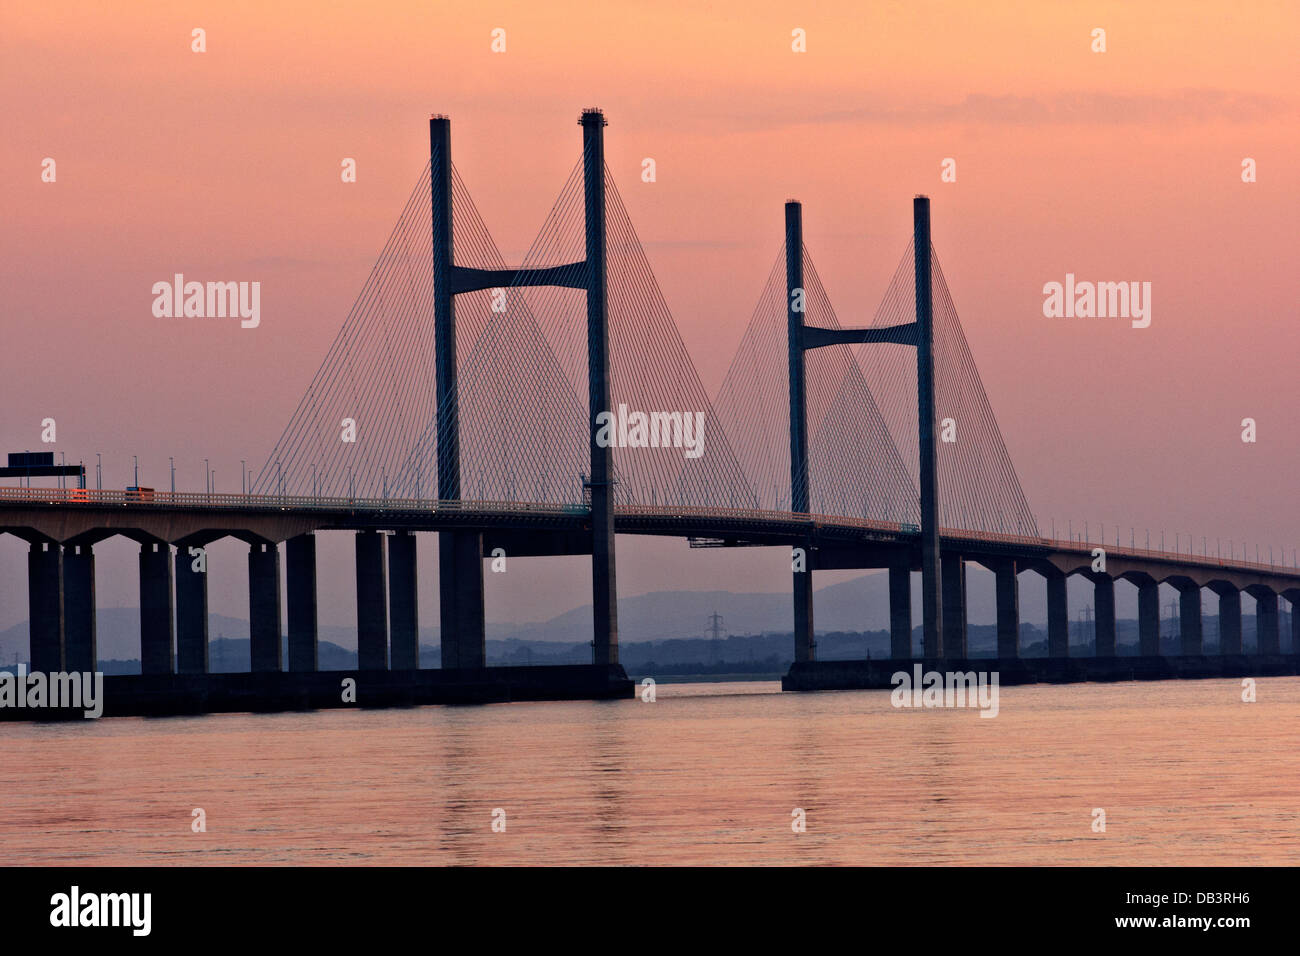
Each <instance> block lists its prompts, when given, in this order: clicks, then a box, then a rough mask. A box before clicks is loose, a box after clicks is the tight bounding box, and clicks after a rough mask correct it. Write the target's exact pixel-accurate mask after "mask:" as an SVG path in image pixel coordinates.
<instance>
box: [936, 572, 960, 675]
mask: <svg viewBox="0 0 1300 956" xmlns="http://www.w3.org/2000/svg"><path fill="white" fill-rule="evenodd" d="M939 566H940V569H941V575H940V576H941V577H942V578H943V611H942V612H941V613H942V614H943V656H944V657H947V658H964V657H965V656H966V562H965V560H964V559H963V558H962V556H961V555H959V554H950V553H945V554H943V555H941V556H940V560H939Z"/></svg>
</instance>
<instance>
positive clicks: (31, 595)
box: [27, 541, 65, 674]
mask: <svg viewBox="0 0 1300 956" xmlns="http://www.w3.org/2000/svg"><path fill="white" fill-rule="evenodd" d="M27 602H28V608H29V617H28V620H29V621H30V622H31V623H30V625H29V631H28V633H29V635H30V640H31V663H32V670H33V671H41V672H42V673H47V674H48V673H50V672H52V671H61V670H64V669H65V668H64V666H63V665H64V627H63V624H64V619H63V548H62V547H61V546H60V545H59V543H58V542H57V541H49V542H36V543H34V544H32V545H31V547H30V548H29V549H28V551H27Z"/></svg>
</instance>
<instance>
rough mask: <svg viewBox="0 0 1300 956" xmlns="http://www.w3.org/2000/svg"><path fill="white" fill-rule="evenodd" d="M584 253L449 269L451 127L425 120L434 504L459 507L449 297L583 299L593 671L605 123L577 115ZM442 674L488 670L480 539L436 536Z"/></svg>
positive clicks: (606, 462)
mask: <svg viewBox="0 0 1300 956" xmlns="http://www.w3.org/2000/svg"><path fill="white" fill-rule="evenodd" d="M579 123H580V125H581V126H582V145H583V151H582V156H583V187H584V197H585V223H586V230H585V231H586V252H585V258H584V259H583V260H582V261H581V262H570V263H565V264H563V265H558V266H552V267H549V268H543V269H528V270H511V269H504V270H501V269H477V268H469V267H465V266H457V265H456V264H455V257H454V236H453V228H452V208H451V202H452V175H451V121H450V120H449V119H448V118H447V117H445V116H438V115H435V116H433V117H431V118H430V120H429V140H430V175H431V176H432V186H433V281H434V348H435V350H436V352H437V364H436V370H435V374H436V388H437V398H438V443H439V447H438V497H439V499H441V500H444V501H447V500H452V501H455V500H459V499H460V497H461V483H460V408H459V404H458V401H457V381H456V378H457V375H456V372H457V367H456V310H455V297H456V296H457V295H458V294H461V293H464V292H477V291H481V290H483V289H493V288H503V287H509V288H521V287H526V286H560V287H564V288H570V289H581V290H583V291H584V292H585V293H586V299H587V370H588V433H589V447H590V452H591V474H590V477H589V478H588V479H587V486H588V488H589V490H590V494H591V534H592V549H591V560H592V610H593V620H592V626H593V635H592V637H593V639H592V649H593V651H592V653H593V663H595V664H617V663H618V601H617V588H616V579H615V561H614V499H613V484H614V465H613V448H612V447H611V446H610V445H601V444H600V443H599V442H598V441H597V440H596V436H597V434H598V432H599V430H600V429H599V428H598V426H597V423H596V420H597V416H598V415H600V414H601V413H602V412H608V411H609V410H610V387H609V308H608V297H607V294H608V278H607V269H606V224H605V146H604V128H605V125H606V121H605V116H604V114H603V113H602V112H601V111H600V110H598V109H588V110H584V111H583V112H582V116H581V117H580V119H579ZM438 548H439V596H440V599H441V625H442V666H443V667H444V668H449V669H450V668H480V667H484V666H486V640H485V633H484V618H483V535H482V533H481V532H469V531H445V532H441V533H440V535H439V544H438Z"/></svg>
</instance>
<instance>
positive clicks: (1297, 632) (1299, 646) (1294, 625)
mask: <svg viewBox="0 0 1300 956" xmlns="http://www.w3.org/2000/svg"><path fill="white" fill-rule="evenodd" d="M1290 593H1291V594H1292V595H1294V594H1295V592H1290ZM1290 601H1291V653H1292V654H1300V596H1293V597H1291V598H1290Z"/></svg>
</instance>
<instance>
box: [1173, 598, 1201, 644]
mask: <svg viewBox="0 0 1300 956" xmlns="http://www.w3.org/2000/svg"><path fill="white" fill-rule="evenodd" d="M1175 586H1176V585H1175ZM1178 635H1179V639H1180V640H1181V642H1182V652H1183V656H1185V657H1194V656H1196V655H1197V654H1200V653H1201V652H1202V651H1201V648H1202V647H1203V646H1204V642H1203V639H1202V627H1201V589H1200V588H1199V587H1196V586H1195V585H1191V586H1184V587H1182V588H1179V591H1178Z"/></svg>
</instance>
